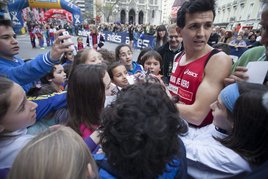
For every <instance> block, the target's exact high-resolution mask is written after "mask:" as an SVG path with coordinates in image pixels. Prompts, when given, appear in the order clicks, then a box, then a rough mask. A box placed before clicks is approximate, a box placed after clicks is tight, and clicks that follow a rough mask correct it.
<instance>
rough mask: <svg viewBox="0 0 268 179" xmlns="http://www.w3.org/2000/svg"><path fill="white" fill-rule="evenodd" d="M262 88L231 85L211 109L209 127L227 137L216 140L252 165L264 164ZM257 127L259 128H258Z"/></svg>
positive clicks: (265, 124) (265, 146)
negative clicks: (220, 131)
mask: <svg viewBox="0 0 268 179" xmlns="http://www.w3.org/2000/svg"><path fill="white" fill-rule="evenodd" d="M267 91H268V88H267V87H266V86H264V85H260V84H253V83H245V82H243V83H237V84H236V83H234V84H231V85H228V86H227V87H225V88H224V89H223V90H222V91H221V92H220V94H219V96H218V100H217V101H216V102H215V103H213V104H212V105H211V108H212V114H213V117H214V119H213V123H214V125H215V126H216V127H218V128H221V129H224V130H225V131H226V132H227V133H228V136H227V137H225V138H224V139H218V140H219V141H220V142H221V143H222V144H223V145H225V146H226V147H228V148H230V149H232V150H234V151H235V152H237V153H239V154H240V155H241V156H242V157H245V158H246V159H247V160H248V161H249V162H250V163H252V164H260V163H262V162H263V161H265V160H267V157H268V153H267V145H264V144H266V140H265V139H266V138H265V137H266V136H267V134H268V130H267V128H268V121H267V118H268V113H267V111H266V109H265V107H264V105H263V95H264V94H265V93H266V92H267ZM260 124H261V125H260Z"/></svg>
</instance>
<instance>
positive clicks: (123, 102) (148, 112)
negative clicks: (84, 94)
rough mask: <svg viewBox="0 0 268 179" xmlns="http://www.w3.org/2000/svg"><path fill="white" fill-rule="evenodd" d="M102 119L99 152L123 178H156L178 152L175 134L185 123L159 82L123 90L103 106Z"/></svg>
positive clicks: (177, 140)
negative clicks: (101, 150)
mask: <svg viewBox="0 0 268 179" xmlns="http://www.w3.org/2000/svg"><path fill="white" fill-rule="evenodd" d="M159 109H161V111H159ZM102 121H103V124H102V126H103V128H102V132H101V134H100V136H101V145H102V148H103V151H104V153H105V155H106V156H107V160H108V163H110V164H113V166H114V167H115V169H116V170H118V172H119V173H122V174H123V175H124V176H125V178H129V176H131V178H157V176H159V175H161V174H162V173H164V172H165V171H166V165H167V164H168V163H169V164H171V165H172V159H174V157H175V156H177V155H180V151H179V148H180V147H182V146H180V145H182V144H180V143H179V139H178V134H180V133H182V132H185V130H186V128H185V127H186V126H185V123H184V122H183V121H182V120H181V119H180V117H179V114H178V110H177V108H176V106H175V105H174V103H173V102H172V101H171V100H170V99H169V97H168V96H167V94H166V92H165V89H164V88H163V86H161V85H160V84H149V83H146V84H145V83H143V84H139V85H131V86H128V87H127V88H125V89H123V90H122V91H121V92H120V93H119V95H118V96H117V100H116V101H114V102H113V104H112V105H110V106H108V107H106V108H105V110H104V112H103V115H102Z"/></svg>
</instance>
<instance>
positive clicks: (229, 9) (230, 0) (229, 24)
mask: <svg viewBox="0 0 268 179" xmlns="http://www.w3.org/2000/svg"><path fill="white" fill-rule="evenodd" d="M264 1H265V0H264ZM216 3H217V8H216V18H215V21H214V24H215V25H219V26H221V27H226V28H227V29H229V30H231V29H233V28H234V27H235V26H236V25H237V24H239V23H240V24H241V26H242V28H243V27H244V28H250V29H258V28H260V25H259V22H260V13H261V7H262V4H263V2H262V1H261V0H224V1H221V0H217V2H216Z"/></svg>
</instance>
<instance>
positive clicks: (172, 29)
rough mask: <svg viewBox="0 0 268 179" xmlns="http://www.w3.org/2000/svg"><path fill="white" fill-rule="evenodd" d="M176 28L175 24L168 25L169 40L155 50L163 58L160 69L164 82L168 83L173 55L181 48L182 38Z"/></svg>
mask: <svg viewBox="0 0 268 179" xmlns="http://www.w3.org/2000/svg"><path fill="white" fill-rule="evenodd" d="M176 28H177V26H176V24H171V25H169V27H168V35H169V41H168V42H167V43H166V44H165V45H163V46H162V47H160V48H158V49H157V52H158V53H159V54H160V55H161V57H162V60H163V65H162V66H161V70H162V74H163V81H164V83H165V84H168V83H169V79H170V75H171V72H172V67H173V61H174V57H175V55H176V54H178V53H179V52H181V51H182V50H183V45H182V38H181V37H180V36H179V33H178V32H177V31H176Z"/></svg>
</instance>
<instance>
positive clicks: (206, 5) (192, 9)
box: [177, 0, 216, 28]
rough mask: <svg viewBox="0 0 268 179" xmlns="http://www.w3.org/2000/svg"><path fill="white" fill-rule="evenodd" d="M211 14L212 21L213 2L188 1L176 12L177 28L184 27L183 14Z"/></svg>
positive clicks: (211, 0)
mask: <svg viewBox="0 0 268 179" xmlns="http://www.w3.org/2000/svg"><path fill="white" fill-rule="evenodd" d="M206 11H212V12H213V19H214V18H215V15H216V13H215V0H190V1H186V2H184V3H183V5H182V6H181V8H180V9H179V10H178V12H177V26H179V27H180V28H183V27H184V26H185V20H186V17H185V14H186V13H189V14H193V13H196V12H206Z"/></svg>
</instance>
